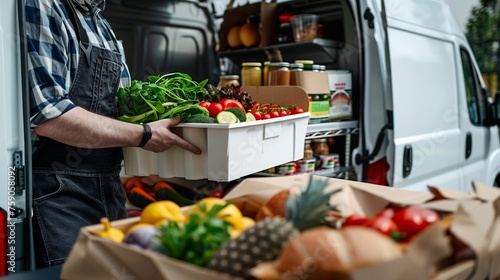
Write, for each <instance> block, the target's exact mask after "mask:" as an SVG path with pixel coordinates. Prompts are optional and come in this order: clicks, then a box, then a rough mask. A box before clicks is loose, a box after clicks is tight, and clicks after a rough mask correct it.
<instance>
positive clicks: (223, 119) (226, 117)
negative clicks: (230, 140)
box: [215, 111, 240, 123]
mask: <svg viewBox="0 0 500 280" xmlns="http://www.w3.org/2000/svg"><path fill="white" fill-rule="evenodd" d="M215 119H216V120H217V122H218V123H237V122H239V121H240V120H239V119H238V117H236V115H235V114H234V113H231V112H229V111H222V112H220V113H218V114H217V116H216V117H215Z"/></svg>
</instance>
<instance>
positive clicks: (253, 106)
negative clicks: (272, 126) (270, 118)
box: [250, 102, 260, 111]
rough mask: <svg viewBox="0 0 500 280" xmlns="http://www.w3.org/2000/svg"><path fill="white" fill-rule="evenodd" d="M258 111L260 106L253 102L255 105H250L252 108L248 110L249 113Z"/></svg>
mask: <svg viewBox="0 0 500 280" xmlns="http://www.w3.org/2000/svg"><path fill="white" fill-rule="evenodd" d="M259 109H260V104H259V103H257V102H255V104H253V105H252V108H250V111H259Z"/></svg>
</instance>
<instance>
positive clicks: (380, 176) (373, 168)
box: [366, 157, 389, 186]
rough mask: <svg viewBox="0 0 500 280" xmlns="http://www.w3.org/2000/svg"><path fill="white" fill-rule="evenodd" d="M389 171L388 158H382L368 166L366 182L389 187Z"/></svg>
mask: <svg viewBox="0 0 500 280" xmlns="http://www.w3.org/2000/svg"><path fill="white" fill-rule="evenodd" d="M388 171H389V164H387V160H386V158H385V157H384V158H382V159H380V160H378V161H376V162H373V163H371V164H370V165H368V169H367V172H366V182H367V183H372V184H377V185H382V186H388V185H389V183H388V182H387V172H388Z"/></svg>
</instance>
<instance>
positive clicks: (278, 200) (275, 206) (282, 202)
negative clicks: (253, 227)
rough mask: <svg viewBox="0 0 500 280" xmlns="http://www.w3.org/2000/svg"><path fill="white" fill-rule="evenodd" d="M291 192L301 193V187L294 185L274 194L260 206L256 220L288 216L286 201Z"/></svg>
mask: <svg viewBox="0 0 500 280" xmlns="http://www.w3.org/2000/svg"><path fill="white" fill-rule="evenodd" d="M290 194H293V195H299V194H300V189H299V188H297V187H293V188H290V189H286V190H282V191H280V192H278V193H277V194H275V195H273V196H272V197H271V198H270V199H269V200H268V201H267V202H266V203H265V204H264V205H262V207H260V208H259V211H258V212H257V215H256V216H255V221H260V220H263V219H264V218H267V217H283V218H284V217H285V216H286V201H287V200H288V197H289V196H290Z"/></svg>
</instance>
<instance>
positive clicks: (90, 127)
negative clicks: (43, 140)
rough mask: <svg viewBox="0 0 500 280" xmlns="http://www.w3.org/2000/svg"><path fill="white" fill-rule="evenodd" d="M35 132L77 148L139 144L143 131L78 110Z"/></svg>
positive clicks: (54, 120)
mask: <svg viewBox="0 0 500 280" xmlns="http://www.w3.org/2000/svg"><path fill="white" fill-rule="evenodd" d="M35 131H36V132H37V134H38V135H41V136H45V137H49V138H51V139H54V140H56V141H59V142H61V143H64V144H67V145H71V146H75V147H80V148H109V147H128V146H136V145H138V144H139V142H140V141H141V138H142V131H143V128H142V126H140V125H137V124H132V123H126V122H122V121H118V120H115V119H112V118H108V117H103V116H100V115H97V114H94V113H91V112H89V111H87V110H85V109H83V108H80V107H76V108H74V109H71V110H70V111H68V112H66V113H65V114H63V115H61V116H59V117H57V118H54V119H51V120H49V121H47V122H45V123H43V124H41V125H39V126H37V127H36V128H35Z"/></svg>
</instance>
